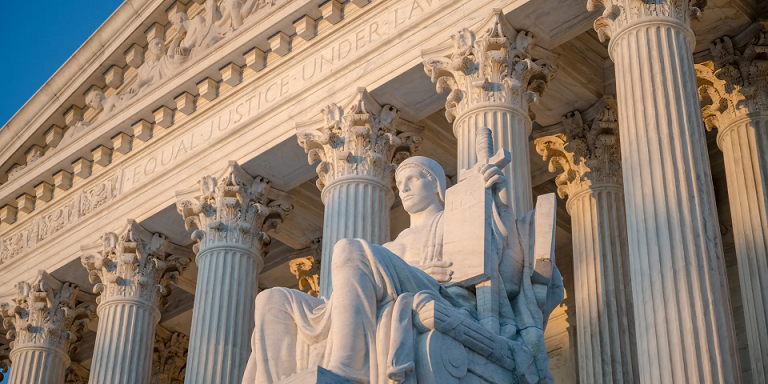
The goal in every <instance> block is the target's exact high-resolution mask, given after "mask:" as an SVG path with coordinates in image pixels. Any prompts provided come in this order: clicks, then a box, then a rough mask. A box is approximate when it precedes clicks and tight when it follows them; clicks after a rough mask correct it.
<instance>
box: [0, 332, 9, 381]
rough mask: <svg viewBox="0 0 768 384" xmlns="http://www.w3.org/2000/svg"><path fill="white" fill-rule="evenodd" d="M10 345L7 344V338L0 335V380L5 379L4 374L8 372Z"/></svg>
mask: <svg viewBox="0 0 768 384" xmlns="http://www.w3.org/2000/svg"><path fill="white" fill-rule="evenodd" d="M10 354H11V347H10V345H8V340H7V339H5V336H1V337H0V381H3V380H4V379H5V374H6V373H8V366H10V365H11V357H10Z"/></svg>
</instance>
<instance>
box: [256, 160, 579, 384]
mask: <svg viewBox="0 0 768 384" xmlns="http://www.w3.org/2000/svg"><path fill="white" fill-rule="evenodd" d="M475 169H476V171H477V172H478V173H479V175H480V177H482V180H484V181H483V182H482V183H481V184H480V188H483V185H484V188H486V189H487V190H491V191H492V196H493V201H494V203H493V208H492V209H493V213H492V214H490V215H486V224H489V225H492V228H493V231H492V239H493V241H492V243H493V245H492V246H490V247H491V248H490V249H493V250H495V251H494V252H495V253H494V254H495V257H496V263H497V264H496V265H495V267H494V268H495V269H496V271H497V272H496V273H495V275H493V276H491V277H490V281H492V282H493V284H494V286H495V287H497V292H498V293H497V294H496V296H494V297H495V300H497V301H498V303H484V304H483V306H493V307H497V308H499V310H498V318H497V322H496V324H495V326H492V327H487V326H481V325H480V323H481V322H482V321H481V320H480V319H479V316H478V311H479V309H478V308H477V305H478V301H476V300H477V299H476V296H475V294H476V293H475V292H474V291H471V290H469V289H466V288H464V287H463V286H461V285H458V284H454V283H451V279H452V276H453V275H454V271H453V270H452V269H451V267H452V263H451V262H450V261H447V260H444V259H443V255H444V252H443V249H444V247H443V244H444V236H443V234H444V227H445V228H447V226H448V225H449V224H450V223H445V222H444V217H446V215H444V210H445V202H446V200H445V198H446V177H445V173H444V171H443V169H442V167H441V166H440V165H439V164H437V162H435V161H434V160H432V159H429V158H425V157H420V156H414V157H411V158H409V159H406V160H405V161H403V162H402V164H401V165H400V166H399V167H398V169H397V171H396V174H395V179H396V184H397V188H398V190H399V195H400V198H401V200H402V203H403V207H404V208H405V210H406V211H407V212H408V214H409V215H410V220H411V225H410V227H409V228H408V229H406V230H404V231H403V232H402V233H400V235H399V236H398V237H397V238H396V239H395V240H393V241H391V242H388V243H386V244H383V245H376V244H371V243H369V242H367V241H365V240H361V239H342V240H340V241H339V242H338V243H337V244H336V245H335V248H334V251H333V257H332V260H331V263H330V264H331V265H328V266H326V267H329V268H331V271H332V272H331V274H332V281H333V282H334V287H333V288H334V289H333V293H332V294H331V297H330V298H329V299H320V298H316V297H313V296H310V295H308V294H306V293H304V292H300V291H297V290H291V289H287V288H272V289H268V290H265V291H263V292H261V293H260V294H259V295H258V296H257V297H256V310H255V325H256V326H255V329H254V332H253V336H252V353H251V356H250V359H249V362H248V366H247V368H246V373H245V377H244V379H243V383H245V384H256V383H258V384H268V383H274V382H276V381H279V380H281V379H282V378H284V377H289V376H291V375H293V374H295V373H297V372H301V371H303V370H306V369H309V368H312V367H314V366H318V365H319V366H322V367H324V368H326V369H329V370H331V371H333V372H334V373H336V374H338V375H341V376H344V377H346V378H348V379H350V380H352V381H354V382H357V383H378V384H389V383H415V382H416V377H417V376H418V375H419V374H417V372H419V370H423V369H424V366H423V365H418V366H417V364H416V363H415V360H416V359H418V357H415V356H416V355H419V354H420V353H422V352H421V349H419V348H418V347H417V345H416V340H417V334H416V333H415V332H416V331H414V329H415V328H418V327H417V321H416V320H415V318H416V317H417V314H418V312H419V311H420V310H421V309H420V308H424V307H425V305H428V304H429V303H432V304H433V305H434V306H435V307H437V306H440V307H441V308H448V310H449V312H451V313H454V314H455V315H456V316H457V317H456V318H457V319H460V321H457V322H456V324H454V325H453V328H451V329H458V328H461V326H458V325H459V324H464V323H465V322H471V323H473V324H475V325H476V327H477V328H475V329H480V330H483V329H490V328H495V330H494V331H493V332H492V334H493V335H495V336H493V337H495V338H496V339H494V340H496V342H495V343H496V345H498V346H499V347H498V351H500V352H499V353H494V354H495V355H496V356H490V357H489V358H488V360H494V359H495V360H494V361H501V360H503V359H508V360H507V361H509V360H513V361H514V364H513V365H514V367H512V368H509V366H510V365H507V366H506V367H508V368H507V372H509V375H511V376H508V377H507V379H503V380H498V382H521V383H551V382H553V379H552V375H551V374H550V373H549V360H548V357H547V354H546V349H545V348H544V337H543V332H544V327H545V326H546V323H547V319H548V317H549V314H550V313H551V311H552V310H553V309H554V308H555V307H556V306H557V305H558V304H559V303H560V301H561V300H562V298H563V294H564V291H563V286H562V279H561V278H560V274H559V272H558V271H557V268H556V267H555V266H554V264H553V265H552V273H551V275H550V277H549V279H548V280H547V279H541V275H537V276H538V277H534V276H535V275H536V274H535V273H534V272H532V271H533V269H534V268H533V264H534V263H536V264H537V265H538V263H539V261H540V260H539V259H535V260H534V258H535V257H539V255H538V252H536V255H535V256H534V251H533V250H534V247H533V246H532V244H535V241H534V240H532V238H533V237H534V232H536V231H538V226H536V231H534V228H533V227H534V225H533V223H532V222H533V220H532V219H533V215H534V213H535V211H531V212H530V213H528V215H526V216H522V217H520V218H516V217H515V215H514V213H513V212H512V210H511V209H510V208H509V207H508V206H507V205H506V204H505V203H503V202H504V201H507V200H504V199H506V196H505V194H506V191H505V190H504V188H506V187H505V186H506V182H505V178H504V176H503V173H502V171H501V170H500V169H499V167H498V166H497V165H495V164H482V165H478V166H476V167H475ZM537 218H538V216H537ZM454 224H455V223H454ZM542 237H544V236H542ZM551 238H552V236H551V234H550V239H551ZM537 249H538V248H537ZM551 260H554V258H552V259H551ZM518 261H519V262H518ZM322 283H323V282H322V281H321V282H320V284H322ZM477 295H480V289H478V290H477ZM477 297H479V296H477ZM484 297H488V296H484ZM451 317H453V316H451ZM412 319H413V320H412ZM435 321H436V320H435ZM451 321H453V320H451ZM451 321H449V323H450V322H451ZM419 332H423V330H420V331H419ZM488 332H491V331H488ZM489 334H491V333H489ZM464 335H466V333H465V334H464ZM452 337H455V336H452ZM466 337H470V338H471V336H462V337H458V338H454V340H459V341H461V340H460V339H462V338H466ZM419 340H421V339H419ZM453 343H457V342H456V341H453ZM470 344H471V343H470ZM457 345H458V348H461V344H457ZM464 345H465V346H467V344H464ZM507 345H509V349H507ZM508 351H512V352H508ZM461 353H464V349H463V348H462V349H461ZM502 355H503V357H500V356H502ZM510 356H512V357H510ZM422 361H423V360H422ZM451 363H453V360H451ZM466 372H467V371H466V365H465V368H464V373H465V374H466ZM489 372H490V371H489ZM419 377H421V376H419ZM430 381H431V380H430ZM436 382H442V381H440V380H437V381H436ZM455 382H456V383H458V379H456V381H455Z"/></svg>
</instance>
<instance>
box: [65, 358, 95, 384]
mask: <svg viewBox="0 0 768 384" xmlns="http://www.w3.org/2000/svg"><path fill="white" fill-rule="evenodd" d="M90 373H91V372H90V371H89V370H88V369H87V368H85V367H83V366H82V365H80V364H78V363H75V362H72V364H71V365H70V366H69V368H67V372H66V373H65V374H64V384H88V376H89V375H90Z"/></svg>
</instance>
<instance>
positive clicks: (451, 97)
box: [422, 9, 557, 122]
mask: <svg viewBox="0 0 768 384" xmlns="http://www.w3.org/2000/svg"><path fill="white" fill-rule="evenodd" d="M477 31H480V32H479V33H478V32H476V31H475V30H470V29H467V28H464V29H462V30H461V31H459V32H457V33H456V34H454V35H453V36H452V37H451V39H452V42H453V47H452V49H449V50H448V52H449V55H448V56H446V55H444V53H445V49H443V48H441V47H438V48H435V49H432V50H428V51H425V52H423V53H422V56H423V57H424V58H425V60H424V72H426V74H427V75H429V77H430V78H431V79H432V82H433V83H435V84H436V85H437V92H439V93H442V92H443V91H444V90H446V89H449V90H450V91H451V92H450V93H449V94H448V100H447V101H446V102H445V117H446V118H447V119H448V121H449V122H452V121H453V120H454V119H455V118H456V117H458V116H460V115H461V114H462V113H463V112H464V111H465V110H467V109H468V108H470V107H472V106H474V105H478V104H485V103H503V104H507V105H509V106H511V107H515V108H518V109H520V110H522V111H523V112H525V113H528V114H530V115H531V119H533V118H534V116H533V113H532V112H531V110H530V108H529V106H530V104H532V103H535V102H536V101H537V100H538V98H539V97H540V96H541V95H543V94H544V91H545V90H546V88H547V86H548V85H549V82H550V81H551V80H552V79H553V78H554V77H555V74H556V73H557V55H555V54H552V53H550V52H548V51H546V50H544V49H541V48H536V54H538V55H540V56H545V57H538V58H534V54H533V51H534V48H535V44H534V39H533V34H531V33H530V32H527V31H522V30H521V31H518V30H516V29H515V28H513V27H512V26H511V25H510V24H509V22H508V21H507V19H506V17H504V13H502V11H501V10H500V9H494V10H493V14H492V15H491V17H490V18H489V19H488V20H487V21H486V22H485V23H484V24H483V26H482V27H481V28H478V29H477Z"/></svg>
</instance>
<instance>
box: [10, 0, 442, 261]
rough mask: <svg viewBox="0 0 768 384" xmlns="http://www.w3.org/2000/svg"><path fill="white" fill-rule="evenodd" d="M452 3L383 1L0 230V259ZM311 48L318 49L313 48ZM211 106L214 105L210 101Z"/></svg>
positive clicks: (23, 249) (75, 219)
mask: <svg viewBox="0 0 768 384" xmlns="http://www.w3.org/2000/svg"><path fill="white" fill-rule="evenodd" d="M454 2H457V0H432V1H424V0H403V1H400V2H397V3H393V4H391V5H389V4H387V6H388V8H386V9H380V10H378V11H379V12H381V15H380V16H379V17H376V18H372V19H370V20H369V21H367V22H366V23H365V24H363V25H359V26H356V27H355V28H352V29H350V30H349V31H348V32H346V33H345V34H342V35H340V36H339V37H338V38H334V39H333V40H328V41H327V42H325V41H318V44H317V45H315V46H310V47H308V48H309V49H310V50H311V51H310V52H314V53H310V54H309V55H307V56H305V57H306V58H305V59H303V60H301V61H299V63H298V64H296V65H294V66H287V67H284V68H281V70H282V72H281V73H282V75H280V76H275V77H273V78H270V79H269V80H268V81H266V82H264V83H263V85H260V86H256V88H255V89H254V90H253V91H248V92H244V93H241V94H243V95H244V96H240V97H239V98H237V99H234V100H233V101H231V102H228V103H226V104H224V105H223V106H221V107H220V108H221V112H216V113H214V114H212V115H210V117H207V118H206V119H205V120H202V122H201V123H197V124H195V123H192V124H194V125H193V126H191V127H190V128H183V127H179V128H177V129H181V130H184V131H185V132H184V133H183V134H181V135H175V136H172V137H169V141H168V142H167V144H159V143H158V145H157V148H158V149H155V150H151V149H150V148H146V149H147V150H150V152H142V154H145V155H142V156H137V157H135V158H136V160H135V161H133V159H131V158H128V159H126V160H128V161H131V162H130V163H129V164H128V165H125V166H121V167H119V168H118V169H117V170H116V171H114V174H113V175H112V176H109V177H108V178H107V179H106V180H102V181H100V182H99V184H98V185H95V186H93V187H89V188H88V189H85V190H82V191H80V192H77V193H76V194H74V195H72V196H69V197H68V198H67V199H66V200H65V201H64V203H62V204H56V205H53V207H55V208H52V209H50V210H49V209H48V208H44V209H43V210H42V211H41V215H40V216H37V215H35V216H33V217H32V218H30V219H29V221H27V223H23V222H19V223H18V224H15V225H19V226H20V229H19V230H17V231H14V232H9V233H8V234H5V235H0V264H2V263H6V262H8V261H10V260H12V259H14V258H16V257H18V256H19V255H20V254H23V253H24V252H27V251H28V250H30V249H32V248H34V247H35V246H37V245H38V244H39V243H41V242H43V241H45V240H46V239H47V238H49V237H51V236H52V235H54V234H56V233H58V232H59V231H61V230H64V229H65V228H67V227H69V226H70V225H71V224H72V223H76V222H78V221H80V220H81V219H83V218H84V217H87V216H89V215H90V214H91V213H92V212H93V211H94V210H98V208H100V207H101V206H103V205H105V204H108V203H110V202H111V201H113V200H114V199H115V198H116V197H117V196H118V195H120V194H124V193H126V192H127V191H129V190H131V189H132V188H134V187H135V186H137V185H139V184H141V183H146V182H147V181H148V180H150V179H151V178H152V177H155V176H156V175H157V174H159V173H160V172H161V171H163V170H164V169H170V168H171V167H173V166H175V165H177V164H179V163H180V162H182V161H185V160H186V159H188V158H189V157H191V156H193V155H194V154H196V153H198V152H200V151H201V147H206V146H208V145H210V144H212V143H214V142H216V141H217V140H219V139H220V138H221V137H222V136H224V135H225V134H226V133H227V132H229V131H232V130H235V129H237V128H239V127H240V126H242V125H243V124H244V123H245V122H246V121H248V120H251V119H253V118H256V117H257V115H258V114H263V113H265V112H268V111H271V110H272V109H273V108H274V107H275V106H277V105H279V104H280V103H282V102H285V101H287V100H288V99H290V98H291V97H294V96H296V95H299V94H300V93H301V92H304V91H306V88H307V87H308V86H310V85H312V84H314V83H317V82H318V81H321V80H322V79H323V78H325V77H327V76H328V75H329V74H331V73H332V72H334V71H338V70H339V68H341V67H343V66H344V65H347V64H348V63H350V62H351V61H352V60H353V59H355V58H357V57H359V55H360V54H363V53H364V52H366V51H370V50H372V49H374V47H375V46H377V45H378V44H379V43H382V42H384V41H385V40H386V39H387V38H389V37H390V36H392V35H394V34H396V33H399V32H401V31H402V30H404V29H406V28H408V27H409V26H411V25H413V24H414V23H416V22H417V21H418V20H420V19H421V18H423V17H426V16H428V15H429V14H430V13H431V12H433V11H435V10H437V9H439V8H441V7H443V6H444V5H446V4H450V3H454ZM315 47H317V50H314V49H313V48H315ZM300 53H301V52H297V54H300ZM262 79H264V77H262ZM217 104H218V103H217ZM213 105H215V104H211V106H213ZM198 113H203V111H199V112H198ZM91 129H92V128H91ZM99 129H100V130H101V128H99ZM39 161H45V159H40V160H39ZM70 192H71V191H70Z"/></svg>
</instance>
